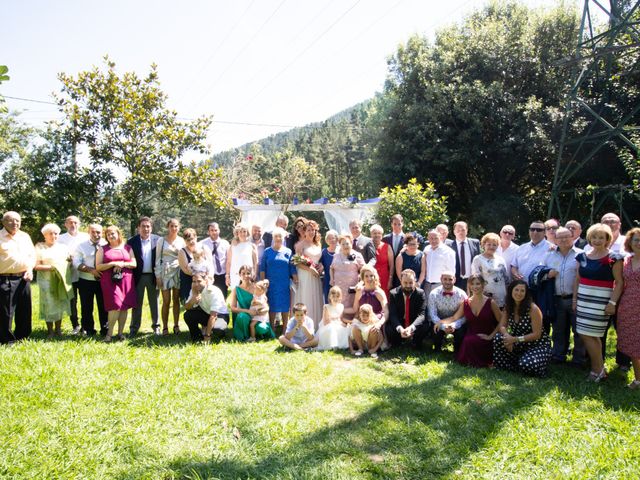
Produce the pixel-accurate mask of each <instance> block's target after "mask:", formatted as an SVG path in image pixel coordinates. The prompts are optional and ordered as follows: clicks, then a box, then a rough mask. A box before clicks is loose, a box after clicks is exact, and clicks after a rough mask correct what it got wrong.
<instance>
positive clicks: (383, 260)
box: [376, 242, 393, 301]
mask: <svg viewBox="0 0 640 480" xmlns="http://www.w3.org/2000/svg"><path fill="white" fill-rule="evenodd" d="M390 248H391V246H390V245H389V244H388V243H385V242H380V246H379V247H378V248H377V249H376V271H377V272H378V276H379V277H380V287H381V288H382V290H384V294H385V295H386V296H387V301H388V300H389V257H388V255H389V253H388V252H389V249H390ZM392 256H393V255H392Z"/></svg>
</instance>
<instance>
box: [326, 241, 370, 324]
mask: <svg viewBox="0 0 640 480" xmlns="http://www.w3.org/2000/svg"><path fill="white" fill-rule="evenodd" d="M349 256H350V257H352V258H351V259H349V258H347V257H345V256H344V255H343V254H342V253H340V252H336V253H335V255H334V256H333V262H331V268H332V269H333V276H332V277H331V280H333V284H334V285H335V286H336V287H340V290H342V304H343V305H344V308H351V307H353V300H354V297H355V294H354V293H349V287H355V286H356V284H357V283H358V282H359V281H360V276H359V275H358V273H359V272H360V269H361V268H362V266H363V265H364V258H363V257H362V255H361V254H360V253H358V252H354V251H352V252H351V255H349ZM346 317H349V315H346Z"/></svg>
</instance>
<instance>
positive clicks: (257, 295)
mask: <svg viewBox="0 0 640 480" xmlns="http://www.w3.org/2000/svg"><path fill="white" fill-rule="evenodd" d="M268 289H269V280H261V281H259V282H256V284H255V287H254V292H253V300H252V301H251V307H250V310H251V313H252V317H251V323H250V324H249V332H250V334H251V336H250V338H249V342H255V341H256V325H257V324H258V323H263V322H266V323H269V303H268V301H267V290H268Z"/></svg>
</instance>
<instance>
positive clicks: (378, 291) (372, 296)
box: [351, 265, 387, 358]
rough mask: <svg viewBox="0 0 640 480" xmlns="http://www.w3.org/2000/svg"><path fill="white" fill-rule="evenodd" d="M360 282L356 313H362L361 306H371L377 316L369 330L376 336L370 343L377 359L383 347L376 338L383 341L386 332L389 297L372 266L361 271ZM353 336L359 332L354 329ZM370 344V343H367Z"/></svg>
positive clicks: (355, 299)
mask: <svg viewBox="0 0 640 480" xmlns="http://www.w3.org/2000/svg"><path fill="white" fill-rule="evenodd" d="M360 281H361V283H362V287H361V288H358V289H357V290H356V295H355V298H354V300H353V310H354V312H359V311H360V306H361V305H365V304H366V305H370V306H371V310H372V314H373V315H374V316H375V318H374V319H373V320H374V324H373V326H372V327H371V328H370V329H369V330H368V332H369V336H371V334H374V336H375V337H372V341H371V342H370V345H371V348H370V349H369V354H370V355H371V356H372V357H374V358H375V357H377V351H378V348H380V346H381V342H378V341H377V340H375V339H376V338H378V339H382V335H383V334H382V332H383V330H384V323H385V321H386V318H385V316H384V313H385V309H386V306H387V296H386V294H385V292H384V290H383V289H382V288H381V286H380V277H379V276H378V271H377V270H376V269H375V268H374V267H372V266H371V265H364V266H363V267H362V268H361V269H360ZM351 332H352V335H354V337H355V335H357V334H358V331H357V330H354V329H352V330H351ZM367 343H368V344H369V342H367Z"/></svg>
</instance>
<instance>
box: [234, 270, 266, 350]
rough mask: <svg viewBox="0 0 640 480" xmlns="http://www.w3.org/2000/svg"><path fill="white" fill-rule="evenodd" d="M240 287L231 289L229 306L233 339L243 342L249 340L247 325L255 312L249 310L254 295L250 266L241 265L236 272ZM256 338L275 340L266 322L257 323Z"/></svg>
mask: <svg viewBox="0 0 640 480" xmlns="http://www.w3.org/2000/svg"><path fill="white" fill-rule="evenodd" d="M238 274H239V277H240V285H238V286H236V287H234V288H233V289H231V296H230V297H229V304H230V305H231V311H232V312H233V337H234V338H235V339H236V340H239V341H241V342H245V341H247V340H249V338H251V335H250V330H249V325H250V324H251V318H252V316H253V315H254V314H255V311H252V310H251V302H252V301H253V295H254V293H255V284H254V281H253V278H254V275H253V268H251V265H243V266H242V267H240V270H239V271H238ZM255 328H256V336H258V337H260V338H263V337H264V338H275V334H274V333H273V330H272V329H271V325H269V323H268V322H262V323H258V324H257V325H256V326H255Z"/></svg>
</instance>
